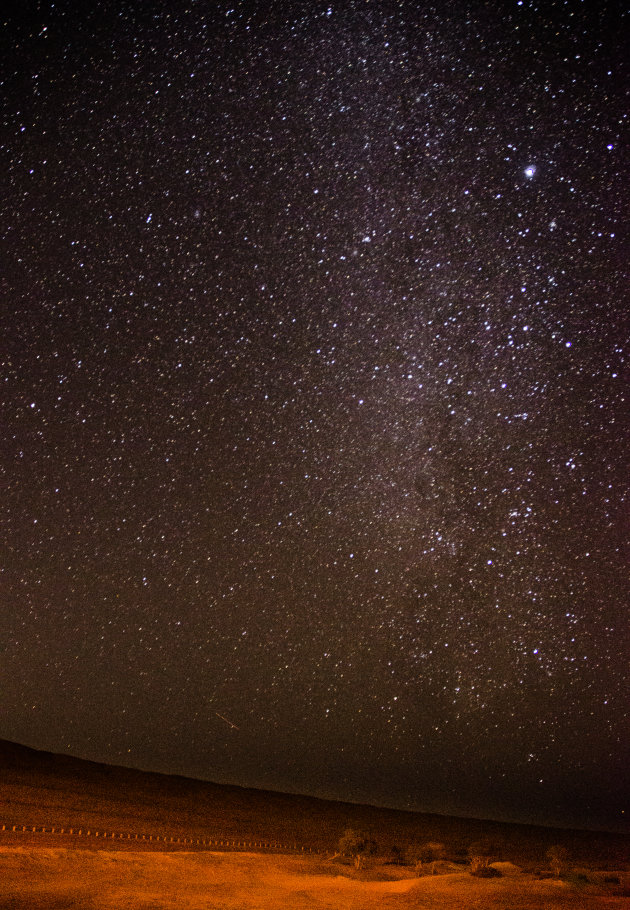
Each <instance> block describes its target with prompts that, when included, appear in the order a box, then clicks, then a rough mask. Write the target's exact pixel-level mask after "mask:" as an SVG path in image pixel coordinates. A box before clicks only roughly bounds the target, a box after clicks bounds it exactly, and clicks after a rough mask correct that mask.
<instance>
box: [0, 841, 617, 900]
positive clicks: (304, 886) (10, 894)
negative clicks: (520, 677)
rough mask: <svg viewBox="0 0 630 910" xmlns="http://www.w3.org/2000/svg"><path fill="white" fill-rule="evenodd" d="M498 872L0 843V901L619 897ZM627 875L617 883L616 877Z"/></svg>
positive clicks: (597, 881)
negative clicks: (422, 872)
mask: <svg viewBox="0 0 630 910" xmlns="http://www.w3.org/2000/svg"><path fill="white" fill-rule="evenodd" d="M498 866H499V868H500V870H501V872H502V876H501V877H500V878H494V879H476V878H473V877H472V876H471V875H470V874H469V872H468V871H467V870H466V869H465V868H461V869H458V870H456V871H449V872H446V874H440V875H434V876H432V875H427V876H425V877H422V878H418V877H416V876H414V875H413V872H412V871H411V870H410V869H408V868H405V867H395V866H392V865H388V864H383V863H380V862H376V861H374V862H373V863H372V864H370V865H369V867H368V868H366V869H364V870H361V871H360V872H357V871H356V870H354V869H353V868H352V867H351V866H348V865H343V864H339V863H338V862H334V861H332V860H331V859H327V858H323V857H314V856H313V857H301V856H279V855H264V854H257V853H217V852H194V853H193V852H177V853H161V852H154V851H143V852H129V851H125V852H120V851H115V850H107V851H101V850H75V849H67V848H53V847H46V848H44V847H32V846H25V847H17V846H15V847H1V848H0V908H1V910H9V908H11V910H44V908H45V910H175V908H177V910H307V908H308V910H315V908H317V910H363V908H365V910H368V908H372V907H378V908H380V910H399V908H401V910H402V908H411V907H413V908H424V910H470V908H474V907H479V908H487V910H494V908H496V910H533V908H543V907H544V908H549V910H554V908H562V910H570V908H576V910H577V908H580V910H583V908H591V907H592V908H602V910H617V908H619V910H621V908H627V907H628V897H627V896H624V891H625V893H626V894H627V893H628V891H627V888H626V887H625V886H624V882H623V880H622V882H621V884H620V885H614V884H606V883H604V880H603V875H602V874H597V873H592V874H591V876H590V878H589V881H588V882H584V881H583V880H572V881H562V880H558V879H551V878H546V879H538V878H536V877H534V876H533V875H531V874H529V873H525V872H522V871H521V870H520V869H519V868H518V867H516V866H514V865H512V864H511V863H502V864H498ZM625 885H627V883H625Z"/></svg>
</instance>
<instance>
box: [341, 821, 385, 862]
mask: <svg viewBox="0 0 630 910" xmlns="http://www.w3.org/2000/svg"><path fill="white" fill-rule="evenodd" d="M339 853H341V855H342V856H350V857H351V858H352V861H353V862H354V865H355V868H356V869H362V868H363V866H364V865H365V860H366V857H368V856H373V855H374V854H375V853H376V842H375V841H374V840H372V839H371V838H369V837H367V836H366V835H365V834H360V833H359V832H358V831H354V830H353V829H352V828H347V829H346V830H345V831H344V833H343V834H342V836H341V838H340V839H339Z"/></svg>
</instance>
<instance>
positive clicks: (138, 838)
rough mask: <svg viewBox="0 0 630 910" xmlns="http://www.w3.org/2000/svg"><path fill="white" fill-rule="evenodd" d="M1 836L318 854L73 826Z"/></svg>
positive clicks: (10, 829)
mask: <svg viewBox="0 0 630 910" xmlns="http://www.w3.org/2000/svg"><path fill="white" fill-rule="evenodd" d="M0 832H5V833H9V834H29V835H32V834H47V835H49V836H51V835H55V836H60V837H61V836H62V835H64V836H66V837H81V838H94V839H96V838H99V839H100V840H101V841H110V842H111V841H118V842H119V843H125V844H129V843H131V842H133V843H134V844H138V845H140V844H142V845H144V846H148V845H149V844H151V845H153V844H155V845H156V846H168V847H171V846H172V847H175V846H189V847H206V848H214V849H218V850H221V849H223V850H259V851H263V850H267V851H276V852H280V853H300V854H302V853H304V854H317V853H318V852H319V851H318V850H314V849H313V848H312V847H307V846H304V845H301V844H297V843H293V844H283V843H280V842H278V841H264V840H253V841H246V840H236V839H234V840H233V839H231V838H226V837H224V838H222V839H211V838H203V837H182V836H176V835H169V834H130V833H129V832H125V833H120V832H116V831H109V830H105V829H103V828H99V829H97V828H96V827H89V828H88V827H87V826H82V827H76V826H73V827H72V828H69V827H67V826H64V827H62V826H54V827H51V826H48V825H11V824H3V825H2V826H1V827H0Z"/></svg>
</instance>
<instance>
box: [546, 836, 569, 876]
mask: <svg viewBox="0 0 630 910" xmlns="http://www.w3.org/2000/svg"><path fill="white" fill-rule="evenodd" d="M547 859H548V860H549V863H550V865H551V869H552V871H553V874H554V875H555V876H556V878H559V877H560V874H561V872H562V871H563V870H564V869H565V868H566V864H567V860H568V859H569V851H568V850H567V848H566V847H563V846H562V845H561V844H554V845H553V846H552V847H549V849H548V850H547Z"/></svg>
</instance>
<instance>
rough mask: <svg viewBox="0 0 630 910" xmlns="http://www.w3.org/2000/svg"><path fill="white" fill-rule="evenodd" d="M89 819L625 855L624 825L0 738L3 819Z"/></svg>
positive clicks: (315, 839) (460, 847)
mask: <svg viewBox="0 0 630 910" xmlns="http://www.w3.org/2000/svg"><path fill="white" fill-rule="evenodd" d="M1 824H7V825H14V824H19V825H23V824H26V825H46V826H53V825H59V826H65V827H73V826H74V827H79V826H88V825H89V826H93V827H99V826H100V827H101V828H107V829H109V830H111V831H116V832H122V833H130V834H136V833H146V834H153V835H160V836H165V835H172V836H181V837H192V836H194V837H200V838H235V839H244V840H252V841H253V840H267V841H269V840H275V841H279V842H282V843H293V842H296V843H298V844H300V845H304V846H307V847H311V848H314V849H318V850H321V851H332V850H334V848H335V845H336V843H337V841H338V840H339V837H340V835H341V834H342V833H343V831H344V829H346V828H355V829H358V830H361V831H364V832H366V833H367V834H369V835H370V836H371V837H373V838H374V839H375V840H376V842H377V843H378V845H379V847H380V848H381V849H382V850H384V851H387V850H389V849H390V848H391V847H392V846H393V845H397V846H401V847H404V846H405V845H408V844H413V843H422V842H424V841H427V840H437V841H442V842H444V843H445V844H446V845H447V848H448V850H449V853H450V854H451V855H452V856H453V857H456V856H457V855H459V856H461V857H463V856H464V855H465V853H466V850H467V848H468V846H469V845H470V844H471V843H472V842H473V841H475V840H478V839H479V838H481V837H486V838H490V839H491V840H492V841H494V842H495V843H496V844H497V845H498V846H499V847H500V852H501V854H502V856H503V858H505V859H512V860H514V861H520V862H523V861H529V862H537V861H542V858H543V857H544V855H545V852H546V850H547V848H548V847H549V846H550V845H551V844H564V845H566V846H567V848H568V849H569V850H570V852H571V855H572V856H573V857H574V858H575V859H577V858H579V857H584V858H585V859H586V858H588V859H589V860H591V861H593V860H594V861H601V862H607V863H610V862H614V861H615V860H617V861H619V862H622V861H625V860H626V859H627V857H628V856H629V855H630V851H629V849H628V848H629V839H628V838H627V837H624V836H623V835H621V834H608V833H605V832H587V831H570V830H565V829H553V828H544V827H537V826H531V825H517V824H507V823H502V822H495V821H487V820H479V819H469V818H456V817H451V816H442V815H430V814H424V813H418V812H403V811H398V810H393V809H382V808H378V807H374V806H361V805H355V804H351V803H342V802H332V801H327V800H322V799H316V798H314V797H307V796H295V795H289V794H285V793H276V792H272V791H265V790H253V789H247V788H243V787H236V786H228V785H224V784H214V783H211V782H208V781H200V780H192V779H189V778H185V777H178V776H171V775H165V774H157V773H154V772H146V771H138V770H134V769H131V768H124V767H118V766H115V765H105V764H99V763H97V762H91V761H85V760H83V759H79V758H73V757H71V756H66V755H56V754H53V753H50V752H41V751H38V750H35V749H31V748H28V747H26V746H22V745H18V744H16V743H11V742H7V741H5V740H0V825H1Z"/></svg>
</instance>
